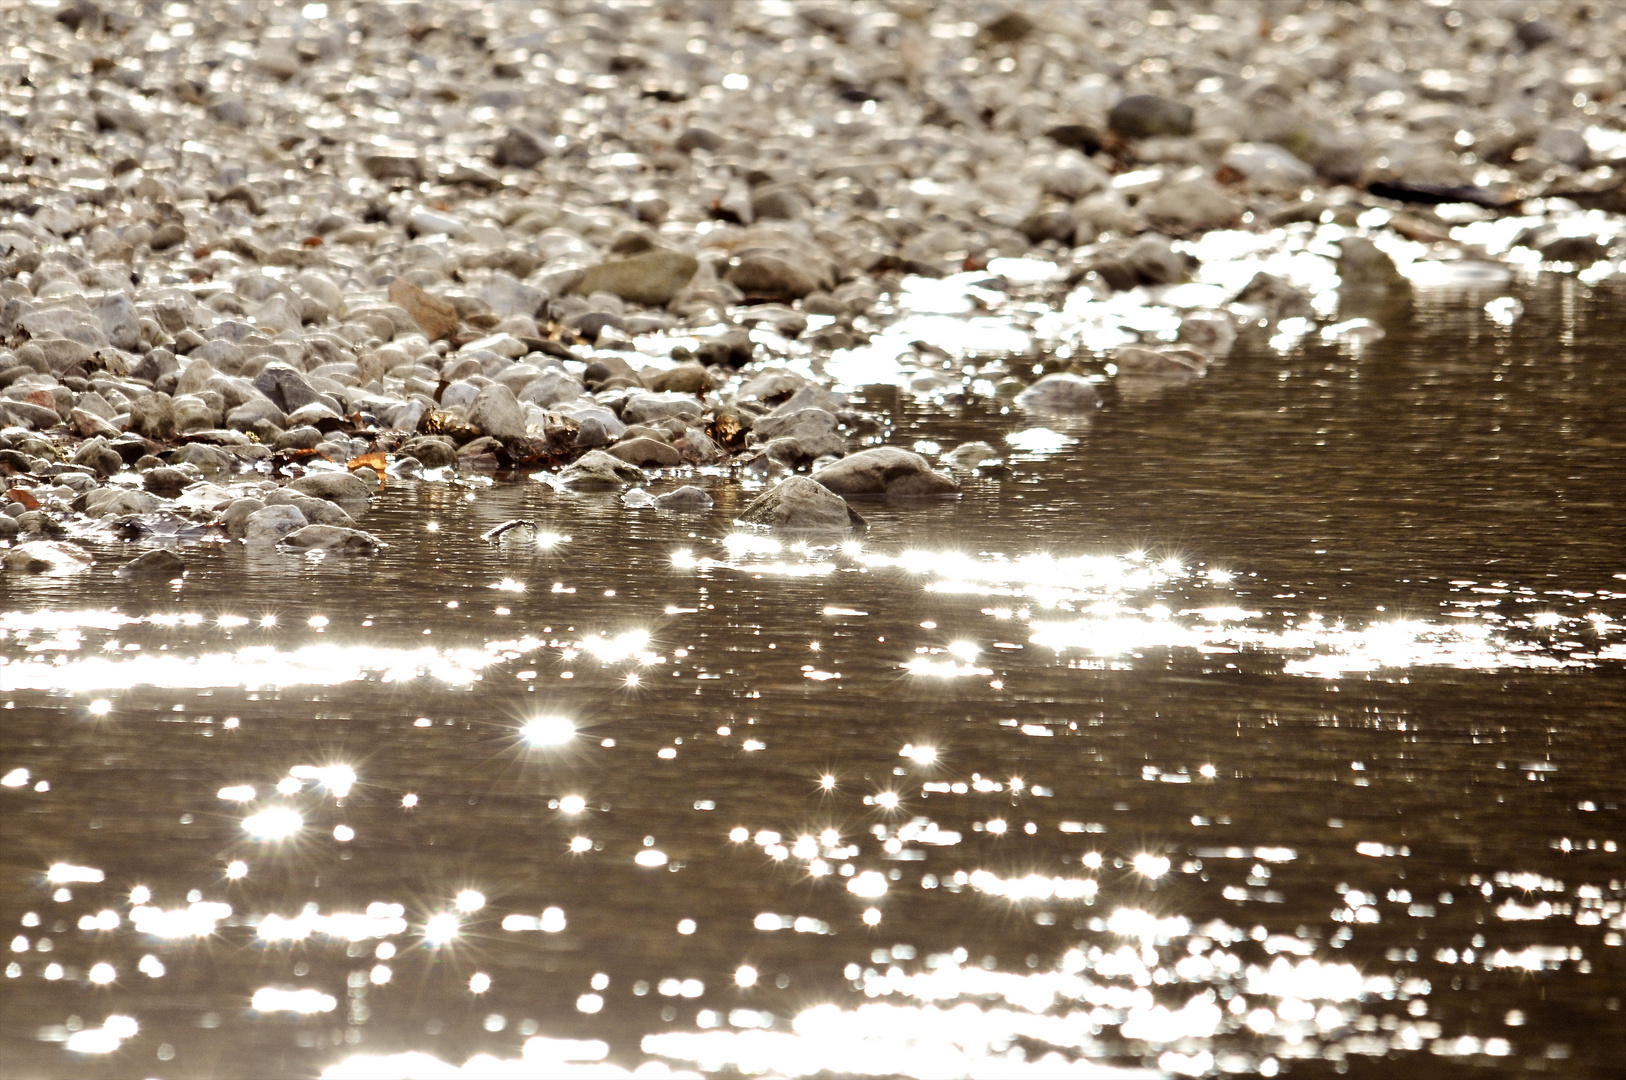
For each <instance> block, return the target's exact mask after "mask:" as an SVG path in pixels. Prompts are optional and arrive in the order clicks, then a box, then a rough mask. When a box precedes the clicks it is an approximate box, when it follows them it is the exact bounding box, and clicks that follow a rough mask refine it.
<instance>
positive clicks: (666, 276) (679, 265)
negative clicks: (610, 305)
mask: <svg viewBox="0 0 1626 1080" xmlns="http://www.w3.org/2000/svg"><path fill="white" fill-rule="evenodd" d="M699 268H700V264H699V263H698V262H697V261H696V260H695V259H694V257H693V256H692V255H685V254H683V253H682V252H679V251H646V252H643V253H642V254H639V255H634V256H632V257H631V258H628V259H615V260H612V261H610V262H604V263H600V264H599V265H597V266H592V267H589V268H588V269H587V270H586V271H585V272H584V273H583V274H582V279H581V282H580V283H579V284H578V285H577V286H576V288H575V289H574V290H573V291H575V292H579V293H584V294H592V293H596V292H607V293H614V294H615V295H616V296H619V297H621V299H623V300H630V301H632V302H633V303H635V304H643V305H645V306H646V307H662V306H664V305H666V304H668V303H670V302H671V300H672V297H674V296H676V295H677V294H678V291H679V290H680V289H682V288H683V287H684V286H685V285H687V284H688V283H689V279H690V278H692V277H694V274H695V271H696V270H698V269H699Z"/></svg>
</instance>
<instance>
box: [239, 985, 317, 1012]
mask: <svg viewBox="0 0 1626 1080" xmlns="http://www.w3.org/2000/svg"><path fill="white" fill-rule="evenodd" d="M338 1004H339V1001H338V999H337V998H335V997H334V996H333V995H332V994H324V993H322V992H321V991H320V990H312V989H308V988H307V989H304V990H284V989H280V988H278V987H274V986H266V987H262V988H261V989H259V990H256V991H255V992H254V997H253V999H252V1000H250V1002H249V1005H250V1007H251V1008H253V1009H254V1011H255V1012H263V1013H270V1012H291V1013H302V1014H304V1015H310V1014H312V1013H327V1012H332V1011H333V1010H334V1009H335V1008H337V1007H338Z"/></svg>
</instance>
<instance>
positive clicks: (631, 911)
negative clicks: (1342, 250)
mask: <svg viewBox="0 0 1626 1080" xmlns="http://www.w3.org/2000/svg"><path fill="white" fill-rule="evenodd" d="M1509 296H1513V297H1517V298H1518V299H1519V300H1520V301H1521V302H1522V304H1523V305H1524V314H1523V316H1522V318H1519V319H1517V320H1515V321H1513V322H1512V324H1511V325H1505V323H1506V322H1507V319H1506V310H1507V305H1503V306H1502V307H1500V308H1499V307H1494V306H1493V307H1492V309H1491V311H1490V312H1487V311H1486V310H1485V308H1484V305H1485V304H1486V303H1487V302H1488V301H1493V300H1497V299H1498V298H1501V297H1509ZM1376 314H1377V315H1378V318H1379V321H1381V322H1382V323H1384V324H1385V326H1386V328H1387V330H1388V336H1387V337H1386V338H1384V339H1383V340H1381V341H1378V342H1375V343H1371V344H1367V345H1365V346H1362V347H1355V346H1351V345H1349V344H1342V345H1341V344H1338V343H1334V342H1323V341H1322V340H1320V338H1319V337H1317V336H1315V335H1311V336H1309V337H1307V338H1305V339H1304V340H1303V341H1302V342H1299V343H1297V344H1295V343H1294V342H1292V341H1291V340H1282V339H1281V338H1277V339H1275V340H1274V341H1273V340H1272V339H1271V338H1269V337H1267V336H1266V335H1265V334H1264V333H1263V332H1250V333H1249V334H1245V335H1244V338H1243V340H1242V341H1241V343H1240V344H1239V345H1238V347H1237V349H1236V351H1235V352H1234V353H1233V354H1232V356H1231V357H1230V359H1229V360H1228V362H1226V363H1225V364H1223V365H1221V366H1218V367H1216V368H1215V369H1214V370H1213V372H1212V373H1211V374H1210V375H1209V377H1208V378H1206V379H1203V380H1196V381H1192V382H1188V383H1182V384H1178V385H1158V386H1152V387H1146V386H1143V387H1140V388H1138V389H1137V388H1134V387H1129V386H1124V385H1123V384H1120V393H1119V396H1118V400H1117V401H1116V402H1115V403H1114V404H1113V407H1111V408H1109V409H1107V410H1105V411H1104V412H1103V413H1102V414H1101V415H1100V416H1099V417H1098V418H1097V419H1096V420H1095V422H1094V423H1093V424H1090V425H1083V426H1080V425H1077V424H1073V425H1071V426H1069V425H1067V424H1064V423H1060V422H1036V421H1034V420H1032V419H1030V418H1023V417H1020V416H1014V415H1004V414H1001V413H1000V412H999V411H998V407H997V405H993V406H990V405H988V404H977V403H973V404H971V405H966V406H960V405H955V404H952V403H950V404H943V403H938V402H934V401H933V400H932V399H931V398H930V397H929V396H914V395H911V394H909V393H908V392H907V391H906V390H905V389H903V388H901V387H893V386H882V387H876V388H873V389H872V390H871V391H870V395H871V399H872V402H873V403H874V404H876V405H877V406H885V407H887V408H890V409H892V410H894V413H895V417H896V425H895V428H894V430H893V432H892V436H891V438H890V441H891V442H893V443H894V444H901V445H910V444H912V443H915V442H917V441H920V442H929V443H936V444H938V446H939V447H940V448H941V449H942V450H944V451H947V450H949V449H952V448H953V447H954V446H957V445H959V444H960V443H962V442H964V441H967V440H969V439H973V438H978V439H984V440H986V441H988V442H990V443H992V444H994V445H995V446H996V447H997V448H998V449H999V450H1000V453H1001V456H1002V457H1003V458H1004V463H1003V465H1002V466H999V467H991V468H987V469H984V470H983V474H982V476H981V478H979V479H976V480H973V481H970V482H969V483H968V484H967V487H966V492H965V496H964V498H962V499H961V500H959V501H957V502H945V503H939V504H932V505H927V506H886V505H884V504H880V505H871V506H864V507H862V510H863V512H864V513H865V514H866V516H867V517H868V518H869V520H870V523H871V530H870V533H869V534H868V536H867V537H865V538H863V540H862V542H861V543H856V544H849V545H846V546H839V545H832V546H823V547H821V546H817V545H815V546H813V547H811V548H809V547H805V546H804V547H801V548H797V547H794V546H790V545H786V546H775V545H772V544H768V543H764V542H762V541H761V540H760V539H758V540H755V541H741V540H739V539H737V538H736V539H731V532H730V530H729V529H728V527H727V525H726V522H727V521H728V520H729V519H731V518H732V516H733V513H734V511H736V510H737V509H738V507H739V506H741V505H743V500H744V499H745V498H748V497H749V492H742V491H740V490H739V488H738V487H737V485H736V484H735V483H733V482H732V481H724V480H723V479H721V478H718V477H710V476H702V477H701V478H700V479H699V481H698V482H700V483H702V484H704V485H709V486H711V487H712V489H713V491H714V494H715V495H716V496H717V498H718V503H719V505H718V507H717V510H716V511H715V512H714V513H713V514H711V515H710V516H708V517H705V518H703V519H698V520H695V519H684V518H678V517H671V516H664V515H659V514H657V513H655V512H654V511H649V510H643V511H636V512H634V511H626V510H623V509H622V508H621V507H620V505H619V503H618V502H617V500H616V499H615V498H614V497H612V496H569V495H561V494H557V493H554V492H553V491H551V490H550V489H548V488H547V487H545V486H544V485H541V484H537V483H533V482H527V481H523V480H520V481H518V482H513V483H499V484H498V485H497V486H495V487H492V488H489V489H488V488H486V487H483V486H481V487H465V486H461V485H456V484H450V483H439V484H421V485H413V484H410V483H395V482H392V485H391V488H390V490H389V491H388V493H387V494H386V496H385V497H383V498H382V499H380V500H379V501H378V503H377V504H376V509H375V510H374V511H373V512H372V513H371V514H370V515H369V516H368V518H367V522H366V525H367V527H368V528H369V529H370V530H372V531H374V532H375V533H377V534H378V535H379V536H381V537H382V538H383V539H384V540H385V541H387V542H388V543H389V544H391V545H392V546H391V547H390V548H389V549H388V550H387V551H386V552H385V553H383V554H382V555H380V556H379V557H377V558H373V559H343V558H328V559H316V560H311V561H301V560H299V559H298V558H296V557H292V556H280V555H255V554H252V553H248V552H245V551H244V550H243V549H242V548H241V546H237V545H234V546H230V547H227V548H225V549H202V550H196V551H193V552H191V553H190V554H189V555H188V565H189V569H190V573H189V575H188V577H187V578H186V579H185V583H184V585H180V586H175V585H171V584H168V583H152V582H146V583H142V582H133V581H128V580H124V579H118V578H115V577H114V576H113V575H112V573H111V570H110V567H111V565H113V559H114V557H115V556H116V554H117V553H116V552H115V551H113V550H112V546H111V545H108V544H105V543H104V544H102V545H101V547H99V548H98V549H97V550H98V554H99V555H101V556H102V557H103V561H102V562H100V563H99V564H98V566H97V567H95V568H93V569H92V570H90V571H87V572H85V573H83V574H78V575H67V576H62V577H49V576H47V577H38V578H24V577H20V576H18V575H10V574H8V575H7V576H6V578H5V579H4V581H5V589H6V592H5V600H4V603H3V605H0V608H3V612H4V613H3V614H0V628H3V629H4V638H3V640H0V656H4V658H5V660H6V661H7V662H8V663H7V666H5V667H0V687H3V692H0V709H3V712H0V717H3V722H0V773H3V774H5V776H4V779H3V781H0V782H3V783H4V785H5V786H4V787H0V830H3V836H4V842H3V845H0V850H3V851H4V853H5V859H4V862H5V868H4V873H3V874H0V923H3V924H4V926H5V927H7V928H8V930H7V933H6V934H5V935H4V938H14V939H15V940H12V941H11V944H10V949H11V952H10V953H9V954H8V955H7V956H6V957H4V958H0V959H3V960H4V962H5V963H6V964H8V965H10V966H9V967H8V968H7V970H6V978H5V979H4V980H0V1040H3V1044H0V1045H3V1050H0V1060H3V1061H4V1062H5V1065H4V1068H3V1069H0V1072H3V1073H4V1074H6V1075H33V1076H70V1075H71V1076H103V1075H106V1076H129V1075H152V1076H165V1077H236V1076H244V1077H250V1076H252V1077H259V1076H270V1075H288V1076H300V1075H315V1074H319V1073H321V1072H323V1070H329V1071H330V1072H331V1075H335V1076H387V1075H409V1074H410V1075H451V1074H454V1073H455V1066H460V1065H462V1064H463V1063H464V1062H465V1061H467V1060H468V1059H469V1058H470V1057H471V1056H473V1055H477V1054H485V1055H491V1057H489V1058H486V1059H480V1060H476V1061H475V1062H474V1063H473V1064H471V1065H470V1068H469V1074H470V1075H503V1074H511V1075H547V1076H552V1075H565V1074H568V1073H570V1072H572V1071H576V1072H580V1073H582V1074H584V1075H608V1074H610V1072H611V1071H613V1069H615V1068H626V1069H635V1068H640V1067H641V1068H642V1069H643V1070H644V1073H645V1074H648V1075H659V1074H661V1072H662V1071H664V1070H665V1069H667V1068H671V1069H674V1070H677V1071H685V1070H696V1069H701V1070H705V1071H719V1070H720V1071H725V1072H726V1071H730V1070H736V1071H742V1072H760V1071H774V1072H779V1073H781V1074H789V1075H797V1074H806V1073H811V1072H816V1071H818V1070H820V1069H825V1070H829V1071H830V1072H832V1073H855V1072H870V1073H876V1074H893V1073H907V1074H911V1075H949V1074H952V1073H956V1072H959V1073H966V1072H971V1073H975V1074H977V1075H1034V1076H1055V1075H1067V1074H1076V1075H1107V1074H1113V1073H1112V1072H1111V1070H1113V1069H1124V1070H1139V1069H1145V1070H1148V1071H1151V1072H1165V1073H1176V1074H1179V1073H1186V1074H1196V1075H1204V1074H1208V1075H1214V1074H1224V1073H1239V1072H1240V1073H1262V1074H1266V1075H1272V1074H1276V1073H1282V1074H1291V1075H1295V1076H1322V1075H1336V1074H1340V1073H1347V1074H1349V1075H1355V1076H1360V1075H1371V1076H1378V1075H1382V1076H1393V1075H1419V1076H1421V1075H1429V1076H1433V1075H1440V1074H1442V1073H1443V1072H1452V1071H1457V1070H1468V1069H1472V1070H1473V1071H1474V1073H1475V1075H1502V1074H1514V1073H1520V1074H1523V1073H1527V1072H1545V1073H1550V1074H1554V1075H1563V1076H1605V1075H1613V1073H1614V1070H1615V1069H1616V1068H1617V1063H1616V1060H1615V1058H1616V1055H1617V1051H1618V1049H1619V1047H1620V1046H1621V1045H1622V1043H1623V1041H1626V1015H1623V1013H1622V1011H1621V998H1622V996H1623V995H1626V963H1623V959H1622V956H1623V951H1626V950H1623V946H1622V931H1623V929H1626V923H1623V917H1622V905H1623V898H1626V859H1623V857H1622V855H1621V853H1620V848H1619V845H1620V842H1621V841H1622V839H1623V837H1622V835H1621V834H1622V831H1623V830H1622V815H1621V811H1620V799H1621V794H1620V792H1621V784H1620V776H1621V775H1622V771H1623V768H1626V744H1623V743H1622V741H1621V737H1620V734H1619V725H1620V722H1621V717H1622V708H1623V702H1626V680H1623V678H1622V663H1621V661H1622V660H1623V659H1626V629H1623V626H1622V623H1623V620H1626V604H1623V601H1626V558H1623V557H1622V554H1621V553H1622V551H1623V550H1626V514H1623V513H1622V508H1621V506H1620V499H1621V497H1622V492H1626V454H1623V450H1626V435H1623V434H1622V433H1623V432H1626V415H1623V413H1626V395H1623V394H1622V389H1623V386H1622V384H1623V376H1622V373H1621V371H1622V369H1621V368H1620V366H1619V363H1618V356H1617V353H1618V348H1617V344H1616V343H1617V342H1618V341H1619V340H1620V339H1621V336H1622V333H1623V331H1626V321H1623V319H1622V316H1621V315H1620V306H1619V300H1618V296H1617V295H1615V294H1613V293H1611V292H1609V291H1608V290H1607V288H1600V289H1598V290H1597V291H1596V292H1593V291H1591V290H1588V289H1587V288H1586V287H1584V286H1582V285H1581V284H1579V283H1578V282H1576V281H1575V280H1573V279H1562V278H1552V279H1542V280H1541V281H1540V282H1539V283H1537V284H1525V285H1519V286H1513V285H1508V284H1504V283H1499V282H1491V283H1490V284H1489V287H1487V288H1480V289H1478V290H1477V291H1461V290H1457V291H1442V292H1423V293H1420V294H1419V295H1418V297H1417V299H1416V302H1415V303H1414V304H1413V305H1412V306H1410V307H1409V308H1393V309H1388V310H1385V311H1381V312H1378V313H1376ZM1493 315H1500V316H1502V318H1501V320H1500V321H1499V320H1498V318H1496V317H1493ZM895 381H902V382H904V383H905V384H906V385H907V384H908V380H895ZM1037 428H1044V429H1045V430H1042V431H1035V430H1034V429H1037ZM1013 434H1016V435H1018V436H1019V437H1018V438H1017V439H1016V440H1014V442H1013V441H1007V437H1008V436H1010V435H1013ZM926 449H928V450H929V449H930V447H926ZM513 517H526V518H530V519H533V520H535V521H536V523H537V525H538V527H539V530H540V532H541V534H542V535H541V537H540V539H539V538H538V536H537V535H536V534H534V533H532V532H531V531H529V530H514V531H512V532H509V533H507V534H504V535H503V536H502V537H501V538H500V539H499V540H498V541H496V542H494V543H482V542H481V541H480V539H479V536H480V534H481V533H483V532H485V531H486V530H488V529H490V528H492V527H493V526H494V525H496V524H498V523H500V522H502V521H504V520H506V519H508V518H513ZM431 530H434V531H431ZM249 789H252V790H249ZM292 815H297V817H295V816H292ZM849 868H851V869H850V870H849ZM0 940H3V938H0ZM47 942H48V943H49V945H48V946H47ZM104 965H105V966H104ZM110 1017H111V1018H113V1019H111V1020H110V1019H109V1018H110ZM562 1040H576V1041H574V1042H570V1041H562ZM408 1053H414V1054H420V1055H425V1056H422V1057H417V1058H410V1059H409V1058H402V1057H394V1056H390V1055H401V1054H408ZM373 1055H380V1056H382V1057H375V1056H373ZM431 1058H432V1059H434V1060H433V1061H431ZM601 1059H602V1060H601ZM436 1061H438V1062H442V1063H450V1064H449V1065H439V1066H437V1065H436V1064H435V1063H434V1062H436ZM437 1068H438V1069H440V1072H436V1071H435V1070H436V1069H437ZM413 1070H417V1071H416V1072H414V1071H413Z"/></svg>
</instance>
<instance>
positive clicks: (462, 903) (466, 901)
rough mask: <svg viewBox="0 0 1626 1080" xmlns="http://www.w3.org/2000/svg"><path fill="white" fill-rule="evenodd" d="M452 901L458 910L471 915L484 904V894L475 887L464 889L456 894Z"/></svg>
mask: <svg viewBox="0 0 1626 1080" xmlns="http://www.w3.org/2000/svg"><path fill="white" fill-rule="evenodd" d="M453 903H454V905H455V906H456V907H457V910H458V911H460V912H462V913H463V914H465V915H472V914H474V913H475V912H476V911H479V910H480V909H481V908H483V907H485V906H486V896H485V893H483V892H479V891H478V890H475V889H464V890H463V891H462V892H460V893H458V894H457V899H456V900H454V901H453Z"/></svg>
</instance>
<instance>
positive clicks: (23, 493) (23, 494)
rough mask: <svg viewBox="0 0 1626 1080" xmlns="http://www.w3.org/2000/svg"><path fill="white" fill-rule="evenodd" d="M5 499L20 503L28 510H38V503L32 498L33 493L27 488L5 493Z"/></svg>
mask: <svg viewBox="0 0 1626 1080" xmlns="http://www.w3.org/2000/svg"><path fill="white" fill-rule="evenodd" d="M6 498H7V499H9V500H11V501H12V502H15V503H22V504H23V505H24V506H26V507H28V509H30V510H38V509H39V508H40V501H39V500H38V499H36V498H34V493H33V492H31V491H29V490H28V489H27V488H12V489H11V490H10V491H8V492H6Z"/></svg>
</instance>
